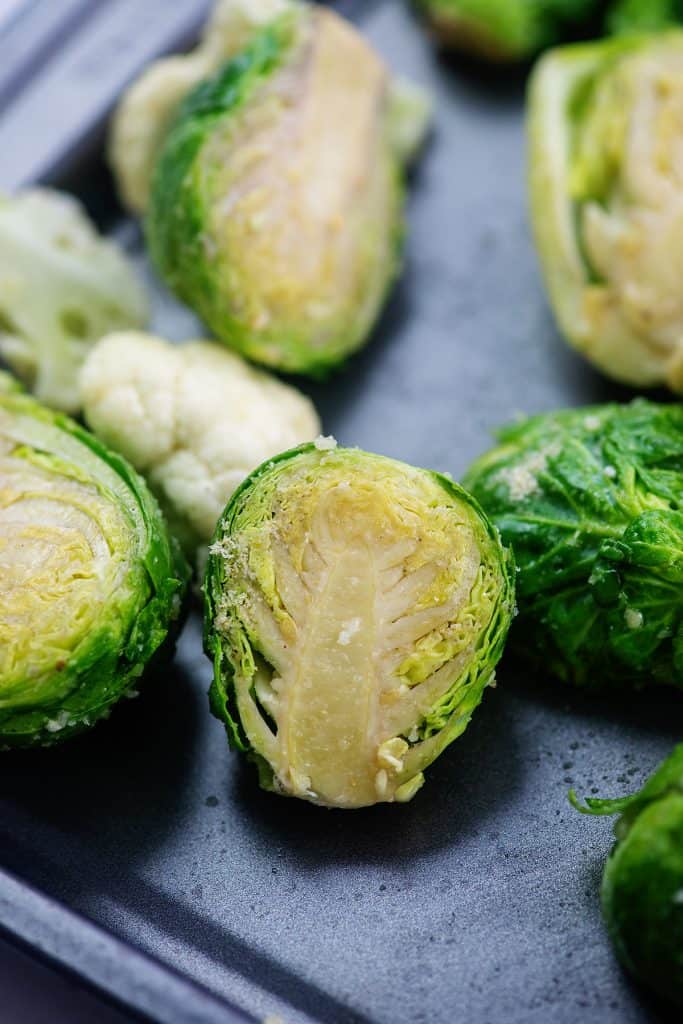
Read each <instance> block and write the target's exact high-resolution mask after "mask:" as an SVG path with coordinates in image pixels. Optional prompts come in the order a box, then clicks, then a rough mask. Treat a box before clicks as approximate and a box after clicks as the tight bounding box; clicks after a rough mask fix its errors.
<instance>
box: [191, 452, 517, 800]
mask: <svg viewBox="0 0 683 1024" xmlns="http://www.w3.org/2000/svg"><path fill="white" fill-rule="evenodd" d="M205 595H206V618H205V630H206V632H205V643H206V650H207V653H208V654H209V656H210V657H211V658H212V659H213V663H214V681H213V685H212V690H211V704H212V709H213V711H214V714H216V716H217V717H218V718H220V719H221V720H222V721H223V722H224V723H225V725H226V729H227V733H228V740H229V742H230V745H231V746H232V747H233V748H235V749H236V750H239V751H242V752H244V753H246V754H248V756H249V757H250V759H251V760H252V761H254V762H255V763H256V765H257V767H258V771H259V777H260V782H261V785H262V786H263V788H264V789H269V790H273V791H274V792H277V793H282V794H285V795H288V796H297V797H301V798H302V799H304V800H309V801H311V802H313V803H317V804H323V805H326V806H329V807H363V806H366V805H370V804H375V803H381V802H392V801H399V802H402V801H406V800H410V799H411V797H412V796H413V795H414V794H415V793H416V791H417V790H418V789H419V787H420V786H421V785H422V782H423V774H422V773H423V771H424V769H425V768H426V767H427V766H428V765H429V764H431V762H432V761H433V760H434V759H435V758H436V757H438V755H439V754H440V753H441V752H442V751H443V750H444V749H445V747H446V746H447V745H448V744H449V743H451V742H452V741H453V740H454V739H455V738H456V737H458V736H459V735H460V734H461V733H462V732H463V731H464V729H465V728H466V726H467V723H468V722H469V720H470V717H471V715H472V713H473V711H474V709H475V708H476V706H477V705H478V704H479V702H480V700H481V698H482V695H483V692H484V689H485V688H486V686H487V685H490V684H492V682H493V676H494V668H495V665H496V662H497V661H498V659H499V657H500V655H501V653H502V649H503V644H504V641H505V635H506V632H507V628H508V625H509V622H510V619H511V616H512V609H513V583H512V573H511V564H510V560H509V556H508V554H507V552H505V550H504V549H503V548H502V547H501V544H500V541H499V538H498V534H497V533H496V531H495V530H494V529H492V527H491V526H490V525H489V523H488V522H487V520H486V519H485V517H484V515H483V514H482V512H481V510H480V508H479V507H478V505H477V504H476V502H474V501H473V500H472V498H470V496H469V495H468V494H467V493H466V492H465V491H463V490H462V488H460V487H459V486H458V485H457V484H454V483H452V482H451V481H450V480H449V479H447V478H445V477H443V476H440V475H439V474H438V473H430V472H427V471H426V470H422V469H414V468H413V467H412V466H407V465H404V464H403V463H401V462H395V461H393V460H392V459H387V458H382V457H380V456H379V455H370V454H368V453H366V452H362V451H358V450H357V449H344V448H337V447H336V446H335V442H334V441H333V440H332V439H331V438H320V439H319V440H318V441H317V442H316V443H315V444H312V445H304V446H302V447H300V448H298V449H294V450H293V451H289V452H285V453H284V454H283V455H280V456H278V457H277V458H275V459H273V460H271V461H270V462H267V463H265V464H264V465H262V466H261V467H260V468H259V469H257V470H256V472H255V473H253V474H252V475H251V477H249V479H248V480H246V481H245V483H243V484H242V486H241V487H240V488H239V489H238V490H237V491H236V492H235V494H234V495H233V497H232V499H231V501H230V503H229V504H228V507H227V508H226V510H225V512H224V514H223V517H222V518H221V520H220V522H219V524H218V528H217V531H216V537H215V542H214V544H213V546H212V547H211V553H210V556H209V563H208V567H207V574H206V581H205Z"/></svg>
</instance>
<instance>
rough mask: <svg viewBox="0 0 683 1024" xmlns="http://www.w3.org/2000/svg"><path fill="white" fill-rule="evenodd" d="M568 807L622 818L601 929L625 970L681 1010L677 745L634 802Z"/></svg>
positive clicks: (681, 771)
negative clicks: (603, 926) (609, 938)
mask: <svg viewBox="0 0 683 1024" xmlns="http://www.w3.org/2000/svg"><path fill="white" fill-rule="evenodd" d="M570 799H571V800H572V803H573V804H574V806H575V807H576V808H577V809H578V810H580V811H581V812H582V813H584V814H596V815H605V814H620V815H621V817H620V818H619V820H618V822H617V824H616V825H615V828H614V831H615V834H616V837H617V842H616V844H615V846H614V847H613V849H612V852H611V854H610V857H609V860H608V861H607V864H606V865H605V872H604V875H603V879H602V908H603V914H604V917H605V921H606V923H607V928H608V930H609V934H610V937H611V939H612V941H613V943H614V947H615V949H616V951H617V955H618V956H619V959H620V960H621V962H622V963H623V965H624V967H626V968H627V969H628V970H629V971H631V972H632V973H633V974H634V975H635V976H636V977H637V978H639V980H640V981H642V982H643V983H644V984H645V985H648V986H649V987H650V988H652V989H654V991H655V992H657V993H658V994H659V995H661V996H664V998H665V999H669V1000H672V1001H673V1002H674V1003H676V1004H677V1005H679V1006H683V744H682V745H680V746H678V747H676V748H675V749H674V751H673V753H672V754H671V755H670V756H669V757H668V758H667V759H666V760H665V761H664V762H663V763H662V764H661V765H660V767H659V768H658V769H657V771H656V772H655V773H654V775H652V776H651V777H650V779H648V781H647V782H646V783H645V785H644V786H643V788H642V789H641V790H640V792H639V793H635V794H634V795H633V796H627V797H621V798H619V799H616V800H599V799H594V798H593V797H589V798H587V799H586V806H581V805H580V804H579V802H578V800H577V799H576V797H575V795H574V794H573V793H571V794H570Z"/></svg>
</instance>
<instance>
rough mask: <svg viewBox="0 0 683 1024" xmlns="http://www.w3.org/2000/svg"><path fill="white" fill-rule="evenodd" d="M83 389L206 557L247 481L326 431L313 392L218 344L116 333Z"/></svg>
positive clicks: (90, 407)
mask: <svg viewBox="0 0 683 1024" xmlns="http://www.w3.org/2000/svg"><path fill="white" fill-rule="evenodd" d="M81 393H82V399H83V409H84V412H85V418H86V420H87V422H88V425H89V427H90V428H91V429H92V430H94V432H95V433H96V434H97V436H98V437H99V438H101V440H102V441H104V442H105V444H107V445H110V446H111V447H112V448H115V449H116V451H119V452H121V454H122V455H123V456H125V458H127V459H129V460H130V462H131V463H132V464H133V465H134V466H135V468H136V469H137V470H139V471H140V472H141V473H143V474H144V475H145V477H146V478H147V480H148V482H149V485H150V487H151V488H152V490H153V491H154V493H155V494H156V496H157V497H158V499H159V501H160V503H161V507H162V508H163V509H164V511H165V512H166V514H167V516H168V520H169V523H170V525H171V528H172V529H173V532H174V533H175V535H176V536H177V537H178V538H179V539H180V540H181V541H182V543H183V546H184V547H185V549H186V550H187V552H188V554H191V555H193V556H194V555H195V553H196V551H197V549H199V555H200V561H201V560H202V557H203V556H204V552H205V551H206V547H207V546H208V544H209V541H210V540H211V538H212V536H213V533H214V530H215V529H216V523H217V522H218V518H219V516H220V514H221V512H222V511H223V509H224V508H225V505H226V503H227V501H228V498H229V497H230V495H231V494H232V493H233V491H234V490H235V488H236V487H237V486H238V485H239V484H241V483H242V481H243V480H244V478H245V477H246V476H247V475H248V474H249V473H250V472H251V471H252V470H253V469H255V468H256V466H258V465H259V464H260V463H261V462H263V460H264V459H267V458H268V457H269V456H271V455H276V454H277V453H278V452H281V451H282V450H283V449H285V448H291V447H292V446H293V445H296V444H300V443H301V442H302V441H312V440H313V438H315V437H316V436H317V435H318V434H319V433H320V421H319V420H318V416H317V414H316V411H315V409H314V408H313V404H312V402H311V401H310V400H309V399H308V398H306V397H305V396H304V395H302V394H301V393H300V392H298V391H297V390H296V389H295V388H293V387H290V386H288V385H287V384H284V383H283V382H282V381H279V380H276V379H275V378H274V377H271V376H269V374H267V373H264V372H263V371H261V370H256V369H254V368H253V367H251V366H249V364H248V363H245V362H244V360H243V359H240V357H239V356H237V355H235V354H234V353H233V352H228V350H227V349H225V348H222V347H221V346H219V345H216V344H214V343H212V342H209V341H190V342H186V343H185V344H182V345H172V344H170V343H169V342H167V341H163V340H162V339H161V338H155V337H153V336H152V335H151V334H140V333H135V332H132V331H130V332H127V333H125V334H112V335H109V336H108V337H106V338H104V339H103V340H102V341H100V342H99V344H97V345H96V346H95V348H94V349H93V350H92V352H91V353H90V355H89V357H88V359H87V361H86V363H85V365H84V367H83V372H82V374H81Z"/></svg>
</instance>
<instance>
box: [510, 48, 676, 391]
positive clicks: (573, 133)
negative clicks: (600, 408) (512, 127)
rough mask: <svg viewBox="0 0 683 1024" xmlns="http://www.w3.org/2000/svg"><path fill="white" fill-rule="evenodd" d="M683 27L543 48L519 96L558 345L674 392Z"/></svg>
mask: <svg viewBox="0 0 683 1024" xmlns="http://www.w3.org/2000/svg"><path fill="white" fill-rule="evenodd" d="M682 70H683V32H681V31H677V30H672V31H670V32H665V33H661V34H659V35H652V36H642V37H636V38H632V37H625V38H623V39H622V38H619V39H615V40H609V41H606V42H601V43H591V44H587V45H581V46H575V47H567V48H564V49H562V50H557V51H554V52H552V53H549V54H547V55H546V56H545V57H544V58H543V59H542V60H541V61H540V63H539V65H538V66H537V68H536V71H535V73H534V75H533V78H532V82H531V88H530V98H529V139H530V141H529V162H530V188H531V209H532V218H533V226H534V232H535V236H536V242H537V245H538V250H539V254H540V259H541V264H542V267H543V272H544V275H545V280H546V284H547V287H548V291H549V295H550V301H551V303H552V306H553V309H554V312H555V316H556V319H557V322H558V325H559V327H560V330H561V331H562V332H563V334H564V335H565V336H566V338H567V340H568V341H569V342H570V343H571V344H572V345H574V346H575V347H576V348H577V349H578V350H579V351H580V352H581V353H582V354H583V355H584V356H585V357H586V358H587V359H589V360H590V361H591V362H592V363H594V364H595V365H596V366H597V367H599V368H600V369H601V370H602V371H603V372H604V373H606V374H608V375H609V376H611V377H614V378H615V379H616V380H619V381H623V382H624V383H626V384H631V385H636V386H642V387H652V386H655V385H661V384H665V385H667V386H668V387H670V388H671V389H672V390H674V391H677V392H679V393H683V292H682V291H681V288H680V276H681V275H680V270H679V268H680V266H681V265H682V261H683V176H682V175H681V174H680V173H679V168H678V156H677V144H678V138H679V135H680V132H679V130H678V127H677V126H678V125H679V124H680V123H681V118H682V117H683V76H682V75H681V71H682Z"/></svg>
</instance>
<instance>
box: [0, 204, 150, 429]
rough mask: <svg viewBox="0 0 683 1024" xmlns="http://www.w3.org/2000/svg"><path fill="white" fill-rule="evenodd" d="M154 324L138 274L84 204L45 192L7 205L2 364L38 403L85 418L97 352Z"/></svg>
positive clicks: (1, 228) (1, 273) (0, 289)
mask: <svg viewBox="0 0 683 1024" xmlns="http://www.w3.org/2000/svg"><path fill="white" fill-rule="evenodd" d="M147 316H148V309H147V298H146V295H145V293H144V291H143V289H142V286H141V285H140V283H139V281H138V279H137V277H136V275H135V272H134V270H133V268H132V266H131V265H130V264H129V263H128V261H127V260H126V258H125V256H124V255H123V253H122V252H121V251H120V250H119V249H118V248H117V247H116V246H115V245H114V243H112V242H110V241H108V240H106V239H104V238H101V237H100V236H99V235H98V234H97V231H96V230H95V228H94V226H93V225H92V224H91V222H90V220H89V219H88V217H87V215H86V213H85V211H84V209H83V208H82V206H81V205H80V203H78V202H77V201H76V200H75V199H73V198H72V197H71V196H67V195H63V194H61V193H59V192H54V191H51V190H49V189H42V188H41V189H29V190H27V191H25V192H20V193H18V194H17V195H15V196H13V197H7V196H5V197H0V359H3V360H4V361H5V362H6V363H7V364H8V365H9V366H10V367H11V368H12V370H14V372H15V373H16V374H17V375H18V376H20V377H21V378H22V380H24V381H25V383H26V384H27V385H28V386H29V387H30V388H31V390H32V391H33V392H34V394H35V396H36V397H37V398H39V399H40V400H41V401H44V402H46V403H47V404H48V405H51V406H54V407H56V408H58V409H62V410H64V411H67V412H76V411H78V409H79V404H78V402H79V399H78V373H79V370H80V367H81V364H82V362H83V359H84V358H85V355H86V353H87V351H88V349H89V348H90V346H91V345H92V344H93V343H94V342H95V341H96V340H97V339H98V338H100V337H101V336H102V335H103V334H107V333H108V332H109V331H113V330H119V329H124V328H129V327H141V326H143V325H144V324H145V323H146V321H147Z"/></svg>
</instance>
